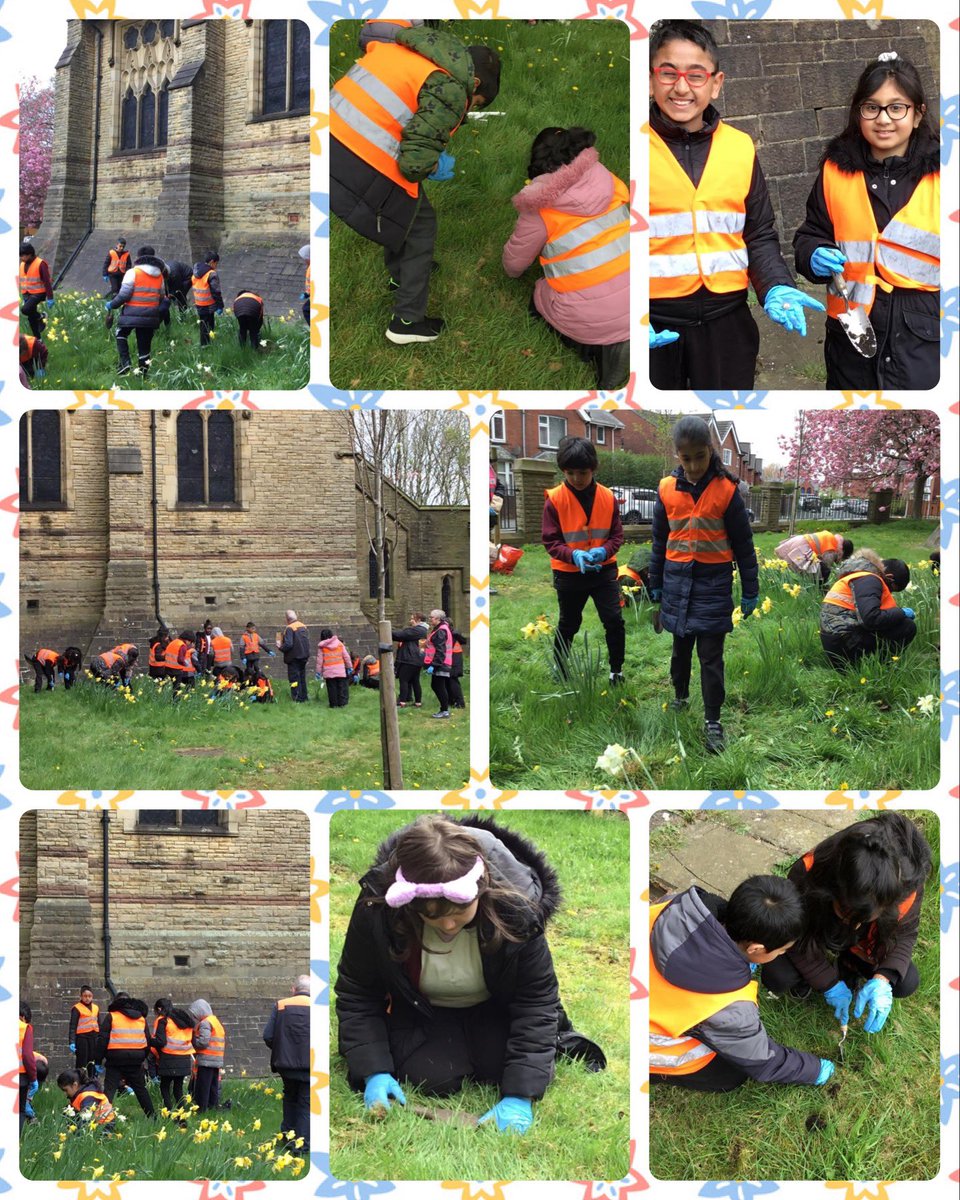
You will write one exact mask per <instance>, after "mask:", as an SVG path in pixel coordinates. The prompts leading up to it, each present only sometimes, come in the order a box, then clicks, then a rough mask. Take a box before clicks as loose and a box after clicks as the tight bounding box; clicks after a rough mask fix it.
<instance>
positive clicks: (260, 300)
mask: <svg viewBox="0 0 960 1200" xmlns="http://www.w3.org/2000/svg"><path fill="white" fill-rule="evenodd" d="M308 270H309V268H308ZM246 296H249V297H250V299H251V300H256V301H257V303H258V304H259V305H261V307H262V306H263V297H262V296H258V295H257V293H256V292H241V293H240V295H239V296H238V297H237V300H243V299H244V297H246ZM234 303H236V300H235V301H234Z"/></svg>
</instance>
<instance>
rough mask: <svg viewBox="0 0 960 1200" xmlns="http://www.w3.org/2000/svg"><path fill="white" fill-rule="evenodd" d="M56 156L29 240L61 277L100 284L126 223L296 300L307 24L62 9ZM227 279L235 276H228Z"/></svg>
mask: <svg viewBox="0 0 960 1200" xmlns="http://www.w3.org/2000/svg"><path fill="white" fill-rule="evenodd" d="M67 26H68V34H67V46H66V48H65V50H64V51H63V53H62V54H61V56H60V59H59V61H58V63H57V71H56V109H55V124H54V145H53V164H52V177H51V181H50V188H49V191H48V193H47V198H46V204H45V208H44V218H43V224H42V225H41V227H40V230H39V232H38V234H37V235H36V237H35V238H34V239H33V240H34V242H35V244H36V246H37V248H38V252H39V253H40V254H42V255H43V257H45V258H46V259H47V261H48V262H49V263H50V265H51V270H52V273H53V277H54V279H55V280H56V279H57V277H58V276H59V275H61V273H64V277H63V280H62V285H64V286H68V287H71V288H80V289H82V290H99V289H101V286H102V284H101V278H100V276H101V266H102V264H103V260H104V257H105V255H106V253H107V251H108V250H109V249H110V247H112V246H113V245H114V243H115V242H116V240H117V238H118V237H125V238H126V240H127V249H128V250H129V251H130V252H131V254H132V255H133V256H134V257H136V251H137V249H138V248H139V247H140V246H141V245H145V244H149V245H152V246H154V248H155V249H156V251H157V254H158V255H159V256H160V257H161V258H162V259H164V260H165V261H167V262H171V261H174V260H180V261H183V262H187V263H188V264H190V265H192V264H193V263H194V262H196V261H197V260H198V259H199V258H200V257H201V256H202V255H203V252H204V251H205V250H207V249H214V250H219V252H220V255H221V264H220V274H221V279H222V281H223V286H224V289H225V292H224V296H225V299H226V298H227V293H228V292H229V298H230V299H231V300H232V298H233V296H234V295H235V294H236V291H238V290H239V289H240V288H252V289H253V290H254V291H256V292H258V293H259V294H261V295H263V296H264V298H265V300H266V301H267V307H268V311H274V312H276V311H278V309H279V310H283V309H286V308H288V307H297V305H298V301H297V297H298V296H299V294H300V292H301V291H302V290H303V283H304V272H303V263H302V262H301V261H300V259H299V258H298V257H297V250H298V249H299V248H300V246H302V245H304V244H305V243H307V242H308V241H309V240H310V195H309V193H310V35H309V30H308V28H307V26H306V24H305V23H304V22H303V21H251V20H209V21H207V20H168V21H153V20H144V19H141V20H136V21H121V20H118V21H98V20H92V21H78V20H70V21H68V22H67ZM231 286H232V287H234V289H235V290H233V291H230V288H231Z"/></svg>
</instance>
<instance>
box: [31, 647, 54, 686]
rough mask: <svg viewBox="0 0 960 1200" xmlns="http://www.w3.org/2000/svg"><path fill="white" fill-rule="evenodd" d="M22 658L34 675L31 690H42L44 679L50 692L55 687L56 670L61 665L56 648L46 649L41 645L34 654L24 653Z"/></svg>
mask: <svg viewBox="0 0 960 1200" xmlns="http://www.w3.org/2000/svg"><path fill="white" fill-rule="evenodd" d="M24 658H26V660H27V662H28V663H30V665H31V666H32V667H33V673H34V675H35V679H34V682H33V690H34V691H35V692H42V691H43V684H44V681H46V684H47V691H48V692H52V691H53V689H54V688H55V687H56V682H57V671H58V670H60V669H61V667H62V661H61V658H60V655H59V654H58V653H57V652H56V650H48V649H47V648H46V647H44V646H42V647H41V648H40V649H39V650H37V652H36V654H32V655H31V654H25V655H24Z"/></svg>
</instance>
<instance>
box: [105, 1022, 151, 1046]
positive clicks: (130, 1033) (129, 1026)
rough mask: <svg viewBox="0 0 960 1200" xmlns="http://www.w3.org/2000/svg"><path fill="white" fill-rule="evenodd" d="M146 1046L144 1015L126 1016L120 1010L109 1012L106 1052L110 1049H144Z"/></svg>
mask: <svg viewBox="0 0 960 1200" xmlns="http://www.w3.org/2000/svg"><path fill="white" fill-rule="evenodd" d="M146 1048H147V1018H146V1017H128V1016H127V1015H126V1013H121V1012H113V1013H111V1014H110V1040H109V1041H108V1042H107V1053H108V1054H109V1053H110V1051H111V1050H117V1051H126V1050H146Z"/></svg>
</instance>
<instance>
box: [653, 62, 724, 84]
mask: <svg viewBox="0 0 960 1200" xmlns="http://www.w3.org/2000/svg"><path fill="white" fill-rule="evenodd" d="M650 69H651V70H652V71H653V73H654V75H656V77H657V81H658V83H664V84H666V85H667V86H668V87H669V86H672V85H673V84H675V83H676V82H677V80H678V79H685V80H686V81H687V83H688V84H689V85H690V86H691V87H695V88H697V87H703V85H704V84H705V83H706V82H707V80H708V79H710V78H711V76H713V75H716V71H704V70H703V68H702V67H694V68H693V69H692V70H690V71H678V70H677V68H676V67H651V68H650Z"/></svg>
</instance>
